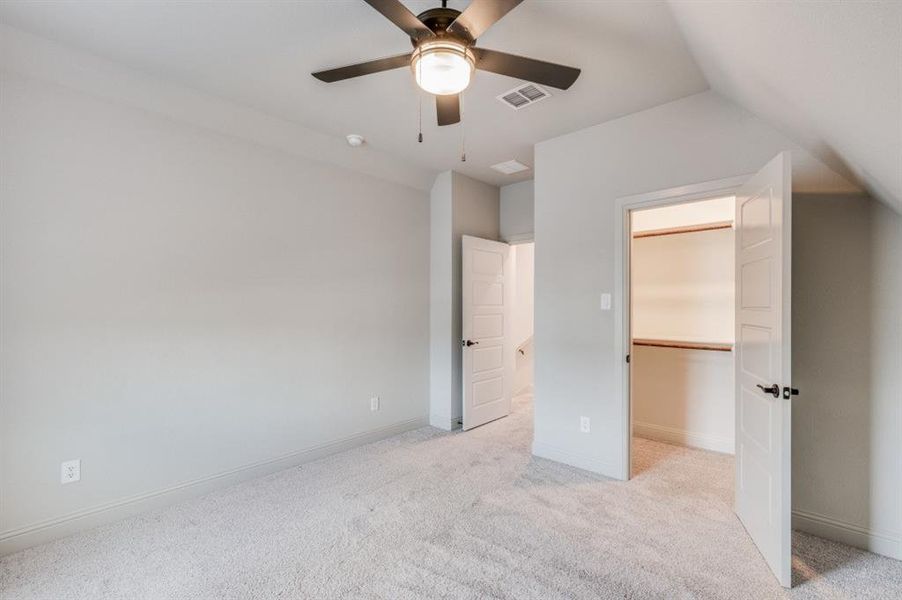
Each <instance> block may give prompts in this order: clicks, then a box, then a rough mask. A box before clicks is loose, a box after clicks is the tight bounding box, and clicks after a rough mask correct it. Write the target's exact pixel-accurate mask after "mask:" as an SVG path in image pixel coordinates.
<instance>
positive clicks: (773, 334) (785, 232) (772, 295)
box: [734, 153, 792, 587]
mask: <svg viewBox="0 0 902 600" xmlns="http://www.w3.org/2000/svg"><path fill="white" fill-rule="evenodd" d="M791 216H792V192H791V181H790V160H789V154H788V153H783V154H780V155H778V156H777V157H775V158H774V159H773V160H771V161H770V162H769V163H767V165H765V166H764V168H763V169H761V171H759V172H758V173H757V174H756V175H754V176H753V177H751V178H750V179H749V181H748V182H747V183H746V184H745V185H743V186H742V188H741V189H740V191H739V193H738V194H737V196H736V346H735V355H734V361H735V369H736V401H737V403H738V406H737V410H736V514H737V515H738V516H739V518H740V520H741V521H742V523H743V525H744V526H745V528H746V530H747V531H748V533H749V535H750V536H751V537H752V540H753V541H754V542H755V544H756V545H757V546H758V549H759V550H760V551H761V554H762V555H763V556H764V559H765V560H766V561H767V564H768V565H769V566H770V568H771V570H772V571H773V572H774V575H776V577H777V579H779V581H780V583H781V584H782V585H783V586H786V587H789V585H790V583H791V564H792V553H791V544H790V535H791V530H790V511H791V488H790V459H791V455H790V451H791V439H790V401H789V400H785V399H783V397H782V394H780V395H779V397H777V398H775V397H774V396H773V394H771V393H768V392H766V391H764V390H762V389H761V387H759V386H762V387H764V388H770V387H771V386H772V385H774V384H777V386H778V387H779V388H782V387H783V386H791V364H790V358H791V354H790V350H791V346H790V290H791V281H790V277H791V271H790V263H791V257H792V254H791V251H792V223H791Z"/></svg>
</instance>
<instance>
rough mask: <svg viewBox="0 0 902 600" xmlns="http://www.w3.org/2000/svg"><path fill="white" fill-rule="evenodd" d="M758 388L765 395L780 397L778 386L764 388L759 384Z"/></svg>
mask: <svg viewBox="0 0 902 600" xmlns="http://www.w3.org/2000/svg"><path fill="white" fill-rule="evenodd" d="M758 387H759V388H761V391H762V392H764V393H765V394H771V395H772V396H773V397H774V398H779V397H780V386H778V385H777V384H776V383H775V384H773V385H772V386H770V387H764V386H763V385H761V384H760V383H759V384H758Z"/></svg>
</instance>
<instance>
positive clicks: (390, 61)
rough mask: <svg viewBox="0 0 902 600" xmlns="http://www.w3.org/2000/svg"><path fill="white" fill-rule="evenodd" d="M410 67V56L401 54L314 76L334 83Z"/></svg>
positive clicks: (330, 70)
mask: <svg viewBox="0 0 902 600" xmlns="http://www.w3.org/2000/svg"><path fill="white" fill-rule="evenodd" d="M409 65H410V54H409V53H408V54H399V55H397V56H389V57H387V58H379V59H376V60H371V61H369V62H365V63H357V64H356V65H348V66H346V67H338V68H337V69H329V70H328V71H317V72H316V73H313V74H312V75H313V76H314V77H316V78H317V79H319V80H320V81H325V82H326V83H332V82H334V81H341V80H342V79H351V78H352V77H360V76H361V75H369V74H370V73H380V72H382V71H390V70H392V69H400V68H401V67H406V66H409Z"/></svg>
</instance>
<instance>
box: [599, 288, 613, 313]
mask: <svg viewBox="0 0 902 600" xmlns="http://www.w3.org/2000/svg"><path fill="white" fill-rule="evenodd" d="M601 310H611V295H610V294H609V293H607V292H604V293H603V294H602V295H601Z"/></svg>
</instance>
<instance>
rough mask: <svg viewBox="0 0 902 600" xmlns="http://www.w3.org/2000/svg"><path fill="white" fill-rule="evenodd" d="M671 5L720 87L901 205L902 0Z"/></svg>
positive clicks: (681, 0)
mask: <svg viewBox="0 0 902 600" xmlns="http://www.w3.org/2000/svg"><path fill="white" fill-rule="evenodd" d="M670 6H671V10H672V11H673V14H674V17H675V19H676V21H677V23H678V25H679V27H680V29H681V30H682V32H683V35H684V36H685V38H686V41H687V43H688V45H689V48H690V51H691V52H692V54H693V56H694V57H695V59H696V61H697V62H698V64H699V66H700V67H701V69H702V72H703V73H704V74H705V78H706V79H707V80H708V83H709V85H710V86H711V87H712V88H713V89H714V90H715V91H717V92H718V93H720V94H721V95H723V96H725V97H727V98H729V99H730V100H732V101H733V102H735V103H737V104H739V105H740V106H742V107H743V108H745V109H746V110H749V111H751V112H753V113H755V114H756V115H758V116H759V117H761V118H763V119H765V120H767V121H769V122H771V123H772V124H773V125H774V126H775V127H777V128H778V129H781V130H782V131H783V132H784V133H785V134H786V135H787V136H789V137H791V138H793V139H794V140H795V141H796V142H797V143H799V145H801V146H802V147H803V148H805V149H807V150H808V151H809V152H811V154H813V155H814V156H816V157H817V158H819V159H820V160H822V161H823V162H824V163H825V164H826V165H828V166H829V167H830V168H831V169H833V170H834V171H836V172H837V173H839V174H840V175H843V176H844V177H846V178H847V179H849V180H850V181H855V182H857V183H859V184H861V185H862V186H863V187H864V188H866V189H867V190H868V191H869V192H870V193H871V195H873V196H874V197H876V198H878V199H880V200H883V201H884V202H886V203H887V204H889V205H890V206H892V207H893V208H895V209H896V210H897V211H899V212H902V2H898V1H897V0H893V1H890V2H849V1H847V0H845V1H834V2H831V1H826V0H821V1H819V2H697V1H687V0H672V1H671V2H670Z"/></svg>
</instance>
